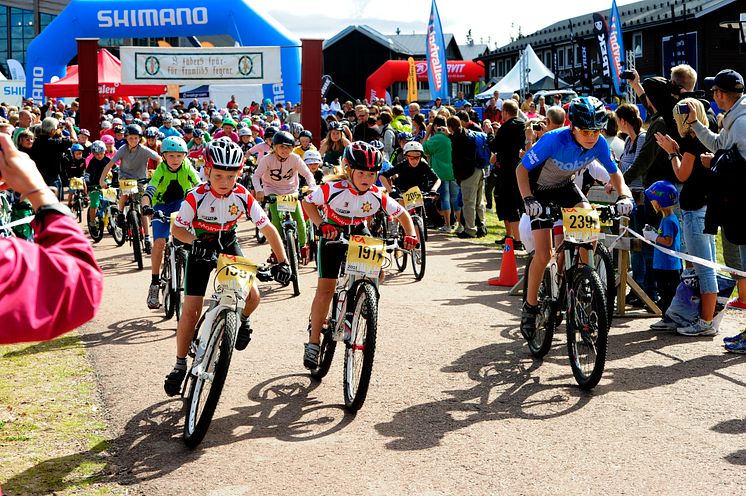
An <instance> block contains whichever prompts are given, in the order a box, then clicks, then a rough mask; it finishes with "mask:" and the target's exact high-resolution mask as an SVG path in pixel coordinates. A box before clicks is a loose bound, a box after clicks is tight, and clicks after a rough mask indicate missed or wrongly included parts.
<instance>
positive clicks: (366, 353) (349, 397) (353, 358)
mask: <svg viewBox="0 0 746 496" xmlns="http://www.w3.org/2000/svg"><path fill="white" fill-rule="evenodd" d="M353 301H354V307H353V308H354V310H353V315H352V329H351V334H350V339H349V340H346V341H345V363H344V379H343V388H344V398H345V408H347V410H348V411H350V412H356V411H358V410H360V408H362V406H363V403H365V398H366V396H367V395H368V387H369V386H370V376H371V372H372V371H373V358H374V356H375V352H376V330H377V324H378V299H377V297H376V290H375V288H374V287H373V285H372V284H371V283H369V282H361V283H360V284H359V285H358V286H357V291H356V292H355V299H354V300H353ZM341 317H342V316H340V318H341ZM361 322H364V327H363V328H361V327H360V323H361ZM361 331H362V332H361ZM358 367H359V370H357V369H358ZM356 372H357V373H356Z"/></svg>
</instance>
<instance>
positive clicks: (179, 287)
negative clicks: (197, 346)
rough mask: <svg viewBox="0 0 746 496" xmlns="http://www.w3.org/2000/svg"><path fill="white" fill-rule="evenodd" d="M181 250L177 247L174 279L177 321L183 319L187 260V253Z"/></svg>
mask: <svg viewBox="0 0 746 496" xmlns="http://www.w3.org/2000/svg"><path fill="white" fill-rule="evenodd" d="M180 251H181V250H179V249H178V248H177V249H176V276H175V277H174V281H176V284H175V286H174V313H175V314H176V321H177V322H178V321H180V320H181V308H182V304H181V303H182V298H183V296H182V293H183V292H184V263H185V261H186V260H185V257H186V253H184V254H183V256H182V254H181V253H180Z"/></svg>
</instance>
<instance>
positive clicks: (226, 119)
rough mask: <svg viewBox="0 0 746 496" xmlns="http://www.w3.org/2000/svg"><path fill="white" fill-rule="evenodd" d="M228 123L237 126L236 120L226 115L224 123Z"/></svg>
mask: <svg viewBox="0 0 746 496" xmlns="http://www.w3.org/2000/svg"><path fill="white" fill-rule="evenodd" d="M226 124H228V125H230V126H233V127H234V128H235V127H236V121H234V120H233V119H232V118H231V117H228V116H226V117H225V118H224V119H223V125H224V126H225V125H226Z"/></svg>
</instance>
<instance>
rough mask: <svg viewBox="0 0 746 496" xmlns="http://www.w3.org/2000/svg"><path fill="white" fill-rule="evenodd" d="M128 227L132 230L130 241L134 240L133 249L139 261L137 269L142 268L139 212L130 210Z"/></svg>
mask: <svg viewBox="0 0 746 496" xmlns="http://www.w3.org/2000/svg"><path fill="white" fill-rule="evenodd" d="M127 227H128V229H129V230H131V232H132V237H131V238H130V241H131V242H132V251H133V252H134V254H135V262H137V269H138V270H142V241H141V240H140V222H139V220H138V219H137V214H135V212H134V211H133V210H130V211H129V214H128V215H127Z"/></svg>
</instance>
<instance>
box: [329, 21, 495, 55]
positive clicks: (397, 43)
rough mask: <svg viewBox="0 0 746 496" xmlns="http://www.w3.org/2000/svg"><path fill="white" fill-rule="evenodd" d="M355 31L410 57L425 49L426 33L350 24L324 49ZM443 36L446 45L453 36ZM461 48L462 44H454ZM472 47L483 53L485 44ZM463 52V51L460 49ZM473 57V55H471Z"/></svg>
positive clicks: (419, 53)
mask: <svg viewBox="0 0 746 496" xmlns="http://www.w3.org/2000/svg"><path fill="white" fill-rule="evenodd" d="M354 31H357V32H359V33H361V34H363V35H364V36H367V37H368V38H370V39H372V40H373V41H375V42H377V43H380V44H381V45H383V46H385V47H387V48H388V49H389V50H391V51H393V52H396V53H400V54H402V55H410V56H412V57H424V56H425V53H426V51H427V35H426V34H424V33H423V34H392V35H385V34H382V33H380V32H378V31H377V30H375V29H373V28H372V27H370V26H366V25H351V26H347V27H346V28H344V29H343V30H342V31H340V32H339V33H337V34H335V35H334V36H332V37H331V38H329V39H328V40H326V41H325V42H324V49H327V48H329V47H330V46H332V45H334V44H335V43H337V42H338V41H340V40H341V39H343V38H345V37H346V36H347V35H349V34H350V33H352V32H354ZM443 38H444V39H445V45H446V47H447V46H448V45H450V44H451V42H453V40H454V37H453V34H452V33H444V34H443ZM456 46H458V47H459V49H461V47H462V46H466V45H456ZM473 46H474V47H483V48H482V50H481V51H480V53H479V54H481V53H484V50H485V49H486V48H487V45H473ZM461 53H462V54H463V51H461ZM470 53H471V52H470ZM472 58H473V57H472ZM472 58H466V57H463V59H464V60H471V59H472Z"/></svg>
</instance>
